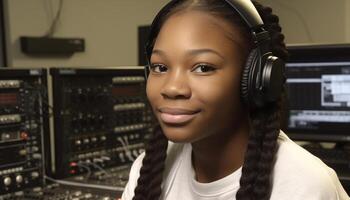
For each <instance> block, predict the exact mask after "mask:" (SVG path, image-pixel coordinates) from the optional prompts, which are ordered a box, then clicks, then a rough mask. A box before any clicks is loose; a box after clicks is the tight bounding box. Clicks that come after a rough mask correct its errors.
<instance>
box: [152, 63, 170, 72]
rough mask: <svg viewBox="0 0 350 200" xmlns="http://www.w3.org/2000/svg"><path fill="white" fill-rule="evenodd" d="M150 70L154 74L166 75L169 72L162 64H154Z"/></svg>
mask: <svg viewBox="0 0 350 200" xmlns="http://www.w3.org/2000/svg"><path fill="white" fill-rule="evenodd" d="M150 69H151V71H152V72H154V73H164V72H166V71H167V70H168V68H167V67H166V66H165V65H162V64H152V65H151V66H150Z"/></svg>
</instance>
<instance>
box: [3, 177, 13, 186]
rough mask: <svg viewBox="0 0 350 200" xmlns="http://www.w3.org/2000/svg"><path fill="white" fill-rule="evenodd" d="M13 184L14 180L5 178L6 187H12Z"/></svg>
mask: <svg viewBox="0 0 350 200" xmlns="http://www.w3.org/2000/svg"><path fill="white" fill-rule="evenodd" d="M11 182H12V180H11V178H10V177H5V178H4V185H5V186H9V185H11Z"/></svg>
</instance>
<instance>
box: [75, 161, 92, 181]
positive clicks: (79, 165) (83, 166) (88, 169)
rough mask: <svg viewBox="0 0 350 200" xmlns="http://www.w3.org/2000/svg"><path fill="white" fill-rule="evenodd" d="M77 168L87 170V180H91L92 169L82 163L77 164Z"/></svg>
mask: <svg viewBox="0 0 350 200" xmlns="http://www.w3.org/2000/svg"><path fill="white" fill-rule="evenodd" d="M77 166H78V167H81V168H84V169H86V171H87V174H86V177H85V179H86V180H89V178H90V176H91V169H90V167H89V166H87V165H84V164H83V163H81V162H79V163H77Z"/></svg>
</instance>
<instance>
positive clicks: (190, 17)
mask: <svg viewBox="0 0 350 200" xmlns="http://www.w3.org/2000/svg"><path fill="white" fill-rule="evenodd" d="M241 38H243V37H242V32H241V31H240V30H239V29H238V28H235V27H233V26H232V25H231V24H230V23H229V22H227V21H225V20H222V19H221V18H219V17H215V16H213V15H210V14H207V13H205V12H202V11H194V10H190V11H183V12H178V13H175V14H173V15H171V16H170V17H169V18H168V19H167V20H166V21H165V23H164V24H163V26H162V28H161V30H160V32H159V34H158V36H157V38H156V42H155V44H154V48H153V53H152V56H151V72H150V75H149V78H148V80H147V97H148V99H149V101H150V103H151V106H152V108H153V112H154V113H155V116H156V117H157V119H158V121H159V123H160V125H161V127H162V129H163V132H164V134H165V135H166V137H167V138H168V139H169V140H171V141H174V142H191V143H193V142H196V141H199V140H201V139H204V138H209V136H217V135H219V134H234V133H235V131H236V130H238V129H239V126H240V125H241V121H242V120H244V119H245V118H246V117H245V115H244V114H243V113H245V112H243V109H244V108H243V106H242V103H241V100H240V77H241V70H242V65H243V64H244V59H245V56H246V54H247V49H248V48H247V47H245V48H244V46H245V43H244V41H243V39H241Z"/></svg>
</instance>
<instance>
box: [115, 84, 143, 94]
mask: <svg viewBox="0 0 350 200" xmlns="http://www.w3.org/2000/svg"><path fill="white" fill-rule="evenodd" d="M112 94H113V96H114V97H118V96H138V95H140V94H141V87H140V85H139V84H126V85H116V86H115V87H114V88H112Z"/></svg>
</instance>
